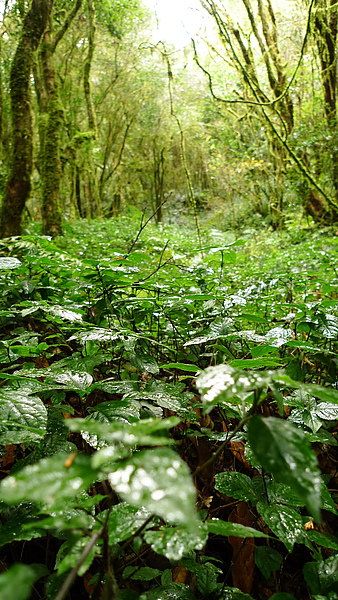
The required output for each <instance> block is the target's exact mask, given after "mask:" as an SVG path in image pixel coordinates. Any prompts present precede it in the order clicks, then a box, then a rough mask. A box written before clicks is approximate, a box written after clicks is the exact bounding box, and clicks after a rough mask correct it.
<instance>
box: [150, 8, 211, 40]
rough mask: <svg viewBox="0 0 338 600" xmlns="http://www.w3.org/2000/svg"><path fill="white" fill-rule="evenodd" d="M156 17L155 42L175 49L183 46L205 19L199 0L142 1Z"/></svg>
mask: <svg viewBox="0 0 338 600" xmlns="http://www.w3.org/2000/svg"><path fill="white" fill-rule="evenodd" d="M144 2H145V4H147V6H149V8H150V9H153V10H154V11H155V13H156V15H157V21H158V28H157V31H154V36H155V38H156V41H158V40H160V39H161V40H163V41H166V42H169V43H171V44H174V45H175V46H177V47H181V46H185V45H186V44H188V43H189V42H190V38H191V37H192V36H194V35H195V34H196V32H197V31H198V30H199V29H200V28H201V26H202V25H203V22H204V18H205V11H204V10H203V8H202V6H201V3H200V1H199V0H169V1H168V0H144Z"/></svg>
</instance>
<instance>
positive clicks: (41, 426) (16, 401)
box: [0, 388, 47, 445]
mask: <svg viewBox="0 0 338 600" xmlns="http://www.w3.org/2000/svg"><path fill="white" fill-rule="evenodd" d="M46 427H47V410H46V407H45V405H44V404H43V402H42V401H41V400H40V398H37V397H36V396H27V395H24V394H21V393H20V392H17V391H12V390H8V389H6V390H5V389H4V388H0V444H3V445H7V444H21V443H23V442H31V441H36V440H39V439H41V438H42V437H43V436H44V434H45V432H46Z"/></svg>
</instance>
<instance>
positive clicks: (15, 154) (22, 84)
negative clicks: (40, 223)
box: [0, 0, 53, 237]
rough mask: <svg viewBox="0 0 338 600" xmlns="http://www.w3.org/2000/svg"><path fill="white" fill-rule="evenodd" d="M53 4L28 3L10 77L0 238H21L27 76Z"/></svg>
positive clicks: (27, 171)
mask: <svg viewBox="0 0 338 600" xmlns="http://www.w3.org/2000/svg"><path fill="white" fill-rule="evenodd" d="M52 8H53V0H32V4H31V7H30V9H29V11H28V12H27V14H26V17H25V19H24V22H23V26H22V32H21V37H20V40H19V43H18V46H17V49H16V52H15V55H14V58H13V63H12V67H11V73H10V95H11V113H12V157H11V167H10V173H9V177H8V181H7V185H6V190H5V194H4V198H3V203H2V207H1V212H0V237H9V236H13V235H21V217H22V212H23V210H24V207H25V203H26V201H27V200H28V198H29V194H30V190H31V173H32V168H33V126H32V114H31V96H30V75H31V71H32V66H33V61H34V56H35V53H36V51H37V48H38V46H39V43H40V39H41V37H42V35H43V32H44V30H45V28H46V24H47V22H48V18H49V15H50V14H51V11H52Z"/></svg>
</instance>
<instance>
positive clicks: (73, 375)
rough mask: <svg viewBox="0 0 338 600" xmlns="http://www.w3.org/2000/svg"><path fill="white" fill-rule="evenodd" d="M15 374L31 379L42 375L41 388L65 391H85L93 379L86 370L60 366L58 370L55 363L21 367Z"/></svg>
mask: <svg viewBox="0 0 338 600" xmlns="http://www.w3.org/2000/svg"><path fill="white" fill-rule="evenodd" d="M15 374H18V375H19V376H22V377H27V378H33V379H38V378H40V377H43V378H44V382H43V384H42V385H41V389H42V390H56V389H65V390H67V391H68V390H74V391H77V392H86V391H87V390H88V388H89V387H90V385H91V383H92V381H93V377H92V376H91V375H90V374H89V373H86V372H78V371H72V370H68V369H63V368H62V367H60V368H59V370H58V366H57V363H56V366H55V367H54V368H47V369H21V371H19V372H16V373H15Z"/></svg>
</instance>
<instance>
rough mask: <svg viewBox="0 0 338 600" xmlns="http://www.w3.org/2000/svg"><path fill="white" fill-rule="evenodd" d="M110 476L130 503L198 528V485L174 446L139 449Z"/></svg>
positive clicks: (193, 528) (167, 518)
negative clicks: (196, 494) (196, 496)
mask: <svg viewBox="0 0 338 600" xmlns="http://www.w3.org/2000/svg"><path fill="white" fill-rule="evenodd" d="M108 479H109V482H110V484H111V486H112V487H113V488H114V489H115V491H116V492H117V493H118V494H120V495H121V497H122V498H124V499H125V500H126V501H127V502H129V503H130V504H133V505H134V506H139V507H141V506H144V507H145V508H146V509H147V510H149V511H150V512H153V513H155V514H157V515H158V516H161V517H163V518H164V519H165V520H166V521H173V522H176V523H182V524H184V525H185V526H186V527H187V529H190V530H192V531H196V528H197V527H198V524H199V522H198V519H197V516H196V512H195V489H194V486H193V483H192V479H191V476H190V472H189V468H188V466H187V464H186V463H185V462H183V461H182V460H181V458H180V457H179V455H178V454H176V452H174V451H173V450H171V449H169V448H158V449H156V450H143V451H141V452H136V453H135V454H134V455H133V457H132V458H131V459H130V460H128V461H126V462H125V466H124V467H123V468H120V469H117V470H116V471H115V472H110V473H109V474H108Z"/></svg>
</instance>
